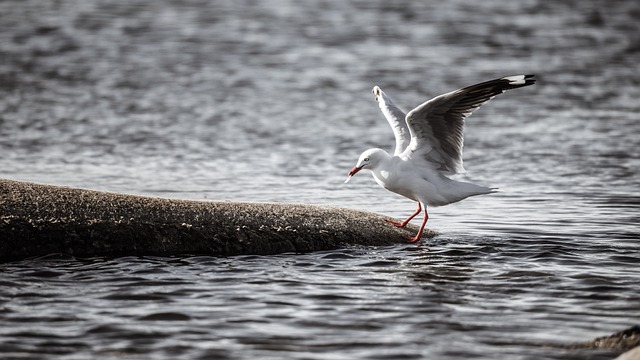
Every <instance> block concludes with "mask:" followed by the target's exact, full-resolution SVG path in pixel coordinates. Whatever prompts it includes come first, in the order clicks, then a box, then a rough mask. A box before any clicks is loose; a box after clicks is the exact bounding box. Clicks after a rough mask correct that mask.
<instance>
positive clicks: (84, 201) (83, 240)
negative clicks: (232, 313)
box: [0, 179, 434, 261]
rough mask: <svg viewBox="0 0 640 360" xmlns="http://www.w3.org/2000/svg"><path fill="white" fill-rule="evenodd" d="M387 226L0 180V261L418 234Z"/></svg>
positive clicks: (310, 212) (268, 207) (311, 244)
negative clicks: (54, 254) (55, 254)
mask: <svg viewBox="0 0 640 360" xmlns="http://www.w3.org/2000/svg"><path fill="white" fill-rule="evenodd" d="M384 220H385V217H384V216H381V215H377V214H373V213H368V212H362V211H356V210H350V209H343V208H335V207H325V206H312V205H297V204H278V203H238V202H222V201H193V200H176V199H164V198H157V197H149V196H135V195H124V194H115V193H108V192H100V191H92V190H82V189H74V188H68V187H60V186H50V185H39V184H34V183H28V182H20V181H12V180H5V179H0V261H11V260H19V259H23V258H27V257H32V256H42V255H46V254H51V253H62V254H69V255H73V256H79V257H86V256H126V255H156V256H168V255H178V254H201V255H214V256H217V255H221V256H227V255H240V254H259V255H268V254H278V253H285V252H310V251H319V250H330V249H336V248H339V247H341V246H344V245H345V244H354V245H365V246H382V245H392V244H395V243H401V242H405V241H406V240H405V238H406V237H407V236H411V235H414V234H415V232H416V231H417V228H416V227H414V226H412V227H410V228H408V229H399V228H396V227H395V226H393V225H390V224H388V223H386V222H385V221H384ZM425 236H434V233H433V232H430V231H427V232H426V234H425Z"/></svg>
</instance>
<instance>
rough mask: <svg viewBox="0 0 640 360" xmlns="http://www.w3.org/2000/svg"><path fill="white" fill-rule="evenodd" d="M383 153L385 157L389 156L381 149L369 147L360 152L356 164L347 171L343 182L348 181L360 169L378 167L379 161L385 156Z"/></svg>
mask: <svg viewBox="0 0 640 360" xmlns="http://www.w3.org/2000/svg"><path fill="white" fill-rule="evenodd" d="M385 155H386V157H388V156H389V155H388V154H387V153H386V152H385V151H384V150H382V149H369V150H367V151H365V152H363V153H362V154H360V158H359V159H358V162H357V163H356V166H354V167H353V169H351V171H349V177H347V180H345V183H347V182H349V180H351V177H352V176H353V175H355V174H357V173H358V172H359V171H360V170H363V169H364V170H373V169H375V168H376V167H378V165H379V164H380V162H381V161H382V160H383V159H384V158H385Z"/></svg>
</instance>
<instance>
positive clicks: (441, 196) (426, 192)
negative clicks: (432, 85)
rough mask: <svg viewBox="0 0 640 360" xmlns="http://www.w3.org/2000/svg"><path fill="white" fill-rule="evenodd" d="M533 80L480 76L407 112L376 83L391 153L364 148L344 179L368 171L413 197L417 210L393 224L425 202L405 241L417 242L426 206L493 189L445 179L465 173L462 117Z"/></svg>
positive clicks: (389, 187)
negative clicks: (484, 78)
mask: <svg viewBox="0 0 640 360" xmlns="http://www.w3.org/2000/svg"><path fill="white" fill-rule="evenodd" d="M535 82H536V79H535V76H534V75H514V76H506V77H503V78H500V79H495V80H490V81H485V82H482V83H479V84H475V85H471V86H467V87H464V88H462V89H458V90H455V91H452V92H449V93H446V94H442V95H440V96H436V97H435V98H433V99H431V100H428V101H426V102H424V103H422V104H421V105H419V106H418V107H416V108H415V109H413V110H411V111H409V113H408V114H406V115H405V113H404V112H403V111H402V110H400V108H398V107H397V106H395V105H394V104H393V102H392V101H391V99H390V98H389V97H388V96H387V95H386V94H385V93H384V92H383V91H382V89H380V87H378V86H375V87H374V88H373V94H374V95H375V99H376V101H377V102H378V106H379V107H380V110H382V113H383V114H384V116H385V118H386V119H387V121H388V122H389V125H391V128H392V129H393V134H394V135H395V139H396V147H395V149H394V151H393V155H390V154H389V153H387V152H386V151H385V150H382V149H378V148H375V149H368V150H366V151H365V152H363V153H362V154H361V155H360V158H358V162H357V163H356V166H354V167H353V169H351V171H349V176H348V177H347V180H346V181H345V183H347V182H349V180H351V177H352V176H354V175H355V174H356V173H358V172H359V171H361V170H367V171H369V172H371V173H372V174H373V178H374V179H375V181H376V182H377V183H378V184H379V185H380V186H382V187H383V188H385V189H387V190H389V191H392V192H394V193H396V194H400V195H402V196H404V197H407V198H409V199H411V200H413V201H416V202H417V203H418V209H417V210H416V211H415V212H414V213H413V214H411V216H409V217H408V218H407V219H406V220H404V221H393V220H387V222H389V223H391V224H393V225H395V226H398V227H404V226H406V225H407V224H408V223H409V222H410V221H411V220H412V219H413V218H414V217H416V216H417V215H418V214H419V213H420V211H422V208H423V207H424V218H423V220H422V225H420V230H419V231H418V233H417V235H416V236H414V237H412V238H409V242H417V241H418V240H420V238H421V236H422V232H423V231H424V227H425V225H426V224H427V220H428V219H429V214H428V213H427V206H430V207H435V206H442V205H448V204H451V203H454V202H457V201H460V200H462V199H466V198H467V197H469V196H475V195H483V194H489V193H493V192H495V191H496V189H495V188H488V187H484V186H480V185H476V184H472V183H468V182H462V181H456V180H452V179H451V178H449V176H450V175H454V174H458V173H461V172H464V168H463V166H462V143H463V136H462V131H463V128H464V119H465V118H466V117H468V116H469V115H471V113H472V112H473V111H475V110H476V109H477V108H479V107H480V106H481V105H482V104H484V103H486V102H487V101H489V100H491V99H493V98H494V97H495V96H496V95H499V94H502V93H503V92H505V91H507V90H511V89H516V88H520V87H524V86H529V85H533V84H534V83H535Z"/></svg>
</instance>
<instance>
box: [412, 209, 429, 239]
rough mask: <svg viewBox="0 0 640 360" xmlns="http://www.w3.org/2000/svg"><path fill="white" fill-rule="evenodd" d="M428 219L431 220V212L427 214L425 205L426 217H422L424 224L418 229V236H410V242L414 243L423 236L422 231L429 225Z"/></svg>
mask: <svg viewBox="0 0 640 360" xmlns="http://www.w3.org/2000/svg"><path fill="white" fill-rule="evenodd" d="M427 220H429V214H427V207H426V206H425V207H424V219H422V225H420V230H418V234H416V236H414V237H412V238H409V242H410V243H414V242H416V241H418V240H420V238H421V237H422V232H423V231H424V226H425V225H427Z"/></svg>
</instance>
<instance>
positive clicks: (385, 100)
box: [373, 86, 411, 155]
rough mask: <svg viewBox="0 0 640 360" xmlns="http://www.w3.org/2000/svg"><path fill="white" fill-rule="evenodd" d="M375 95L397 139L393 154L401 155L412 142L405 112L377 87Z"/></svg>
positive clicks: (374, 90)
mask: <svg viewBox="0 0 640 360" xmlns="http://www.w3.org/2000/svg"><path fill="white" fill-rule="evenodd" d="M373 94H374V95H375V96H376V101H377V102H378V106H380V110H382V114H384V117H385V118H386V119H387V121H388V122H389V125H391V129H392V130H393V135H394V136H395V138H396V147H395V149H394V152H393V154H394V155H400V154H402V153H403V152H404V151H405V149H406V148H407V146H409V143H410V142H411V134H410V131H409V127H408V126H407V122H406V121H405V117H406V115H405V113H404V111H402V110H400V108H398V107H397V106H395V104H394V103H393V102H392V101H391V99H389V97H388V96H387V95H386V94H385V93H384V91H382V90H381V89H380V88H379V87H377V86H375V87H374V88H373Z"/></svg>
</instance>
